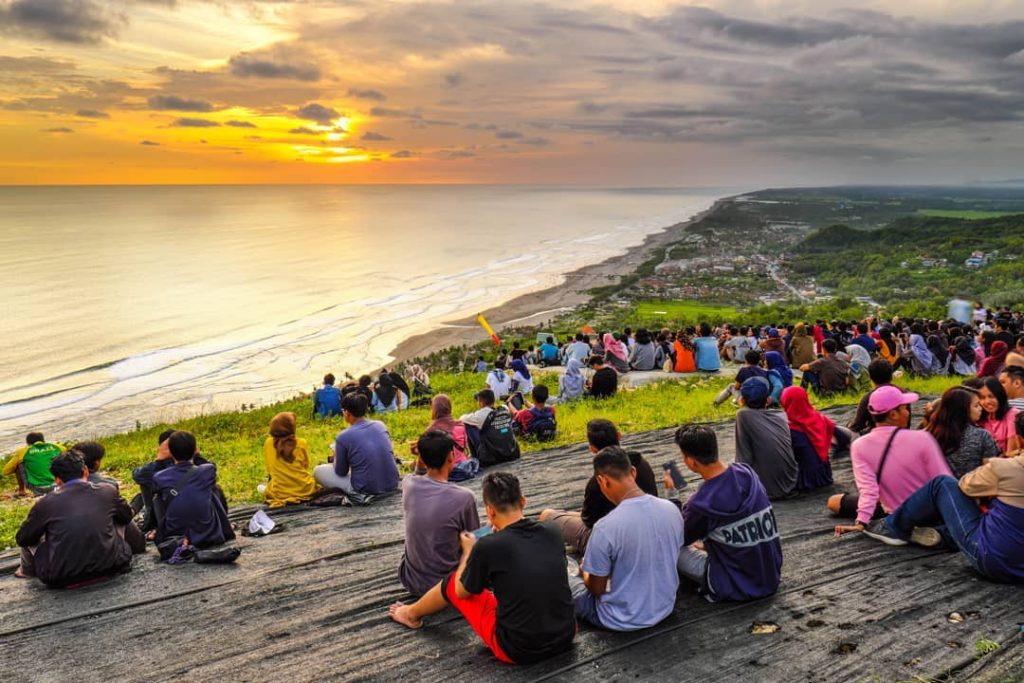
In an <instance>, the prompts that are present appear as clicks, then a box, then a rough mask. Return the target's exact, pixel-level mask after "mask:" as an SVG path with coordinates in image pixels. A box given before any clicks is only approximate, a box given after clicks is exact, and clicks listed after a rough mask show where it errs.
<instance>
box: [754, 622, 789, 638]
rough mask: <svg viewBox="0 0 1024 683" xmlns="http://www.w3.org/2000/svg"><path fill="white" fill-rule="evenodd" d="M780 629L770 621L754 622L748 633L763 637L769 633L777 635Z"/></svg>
mask: <svg viewBox="0 0 1024 683" xmlns="http://www.w3.org/2000/svg"><path fill="white" fill-rule="evenodd" d="M780 628H782V627H781V626H779V625H778V624H776V623H775V622H772V621H755V622H754V623H753V624H751V625H750V632H751V633H752V634H754V635H755V636H763V635H766V634H769V633H777V632H778V631H779V629H780Z"/></svg>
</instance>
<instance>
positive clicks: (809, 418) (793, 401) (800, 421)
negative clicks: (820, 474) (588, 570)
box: [782, 387, 836, 462]
mask: <svg viewBox="0 0 1024 683" xmlns="http://www.w3.org/2000/svg"><path fill="white" fill-rule="evenodd" d="M782 409H783V410H785V411H786V417H788V418H789V428H790V429H792V430H793V431H794V432H801V433H803V434H806V435H807V438H808V440H809V441H810V442H811V445H812V446H814V450H815V451H816V452H817V454H818V457H819V458H821V461H822V462H826V461H827V460H828V452H829V449H830V448H831V447H832V434H833V433H834V432H835V430H836V423H835V422H833V421H832V420H830V419H828V418H827V417H825V416H824V415H822V414H821V413H819V412H818V411H817V410H815V409H814V406H812V405H811V401H810V399H808V398H807V392H806V391H805V390H804V389H803V388H802V387H787V388H786V389H783V391H782Z"/></svg>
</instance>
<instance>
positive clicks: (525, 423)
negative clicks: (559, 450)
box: [509, 384, 558, 441]
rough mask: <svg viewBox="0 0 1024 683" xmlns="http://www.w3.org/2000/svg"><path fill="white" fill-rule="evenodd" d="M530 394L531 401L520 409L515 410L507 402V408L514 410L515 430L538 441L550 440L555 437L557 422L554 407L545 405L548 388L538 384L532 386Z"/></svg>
mask: <svg viewBox="0 0 1024 683" xmlns="http://www.w3.org/2000/svg"><path fill="white" fill-rule="evenodd" d="M530 396H531V398H533V403H532V404H530V403H527V404H526V406H525V407H524V408H523V409H522V410H515V406H513V405H512V404H511V403H510V404H509V410H510V411H514V412H513V415H512V418H513V421H514V424H515V428H516V432H517V433H518V434H520V435H521V436H529V437H533V438H535V439H537V440H538V441H550V440H551V439H553V438H555V434H556V431H557V429H558V423H557V421H556V419H555V407H554V406H549V405H547V400H548V396H549V392H548V388H547V387H546V386H544V385H543V384H538V385H536V386H535V387H533V390H532V391H531V392H530Z"/></svg>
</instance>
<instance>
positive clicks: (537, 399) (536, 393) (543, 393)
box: [530, 384, 551, 405]
mask: <svg viewBox="0 0 1024 683" xmlns="http://www.w3.org/2000/svg"><path fill="white" fill-rule="evenodd" d="M550 395H551V392H549V391H548V388H547V387H546V386H544V385H543V384H537V385H535V386H534V387H533V391H531V392H530V396H532V397H533V402H534V403H536V404H538V405H544V404H545V403H546V402H547V400H548V396H550Z"/></svg>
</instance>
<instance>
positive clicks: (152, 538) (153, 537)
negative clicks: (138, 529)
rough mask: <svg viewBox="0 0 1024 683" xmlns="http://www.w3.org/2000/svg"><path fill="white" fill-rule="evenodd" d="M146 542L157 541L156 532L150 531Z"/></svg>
mask: <svg viewBox="0 0 1024 683" xmlns="http://www.w3.org/2000/svg"><path fill="white" fill-rule="evenodd" d="M146 540H147V541H155V540H156V532H155V531H150V532H149V533H147V534H146Z"/></svg>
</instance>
